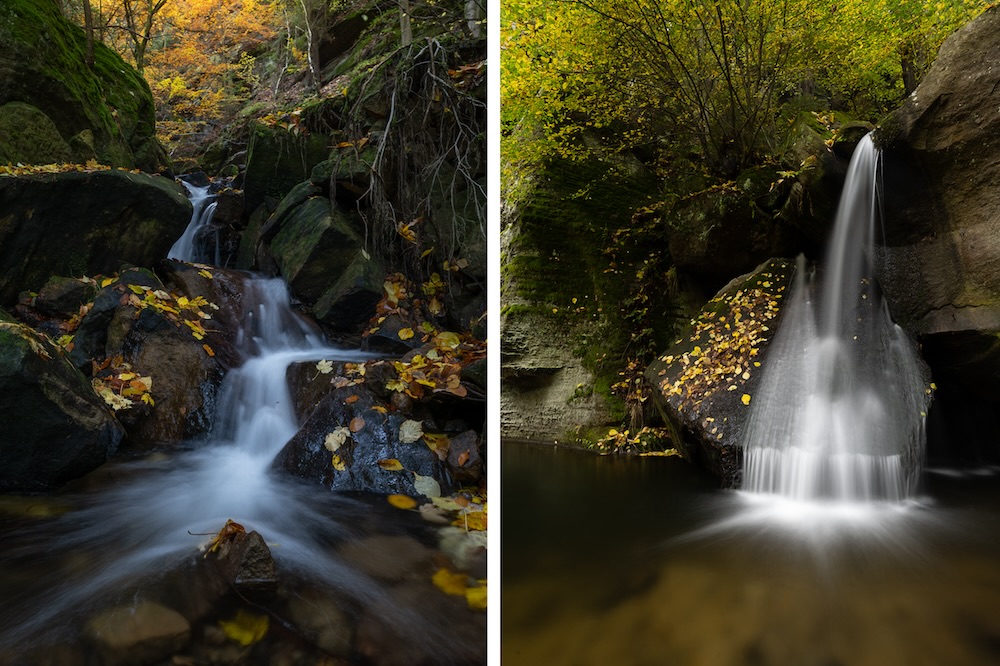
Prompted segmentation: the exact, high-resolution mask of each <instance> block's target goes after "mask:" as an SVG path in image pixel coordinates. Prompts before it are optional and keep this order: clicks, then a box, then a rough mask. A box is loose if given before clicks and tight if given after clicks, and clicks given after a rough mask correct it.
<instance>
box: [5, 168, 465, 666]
mask: <svg viewBox="0 0 1000 666" xmlns="http://www.w3.org/2000/svg"><path fill="white" fill-rule="evenodd" d="M189 190H192V188H189ZM191 193H192V196H193V197H194V198H195V199H196V205H195V211H194V215H193V217H192V220H191V222H190V225H189V227H188V229H187V230H186V231H185V233H184V238H188V239H190V238H193V237H194V236H195V234H196V229H195V230H194V231H193V229H194V228H195V227H199V226H203V225H204V224H206V220H210V219H211V208H210V207H211V205H212V204H211V202H210V201H208V198H209V196H208V195H207V194H206V193H205V192H204V191H202V190H201V189H194V190H192V192H191ZM185 243H187V244H188V245H189V242H188V241H185ZM181 244H182V243H181V241H178V244H177V245H175V246H174V250H172V251H171V252H172V253H177V248H178V246H179V245H181ZM189 252H190V249H188V250H185V249H183V248H182V249H181V250H180V252H179V253H178V254H176V255H175V256H177V257H178V258H179V257H185V256H187V257H190V256H191V255H190V254H189ZM242 301H243V304H244V308H243V312H244V321H243V322H242V326H241V330H240V331H239V333H238V338H237V347H238V348H239V349H240V350H242V352H243V353H244V356H245V358H244V361H243V363H242V364H241V365H240V366H239V367H237V368H234V369H232V370H230V371H229V372H228V374H227V375H226V377H225V379H224V380H223V384H222V386H221V387H220V390H219V394H218V404H217V409H216V417H215V421H214V426H213V428H212V431H211V433H210V434H209V435H208V437H207V441H202V442H198V443H196V444H195V445H193V446H192V447H191V450H188V451H185V452H180V453H172V454H170V455H169V456H168V457H166V458H157V457H151V458H148V459H144V460H140V461H136V462H128V463H116V464H115V465H114V474H115V476H116V477H118V480H117V481H116V482H115V485H113V486H112V487H110V488H104V489H101V490H98V491H95V492H85V493H84V494H83V495H82V496H77V495H72V496H71V497H70V498H69V502H70V504H71V505H72V506H73V508H72V509H70V510H69V511H68V512H67V513H66V514H65V515H63V516H62V517H59V518H57V519H54V520H53V521H51V522H45V523H44V527H43V528H37V527H28V528H25V529H23V530H21V531H19V532H16V533H14V534H13V535H11V534H7V535H6V536H5V537H4V539H5V542H6V543H5V544H4V548H3V549H2V550H0V588H2V590H3V594H2V595H0V597H2V598H3V603H2V606H0V663H5V662H4V658H5V655H9V654H10V652H5V650H13V651H14V654H19V653H22V651H24V650H34V649H37V648H38V647H39V646H43V647H44V646H46V645H52V644H58V643H63V642H67V641H68V642H69V643H71V644H72V643H74V642H77V641H79V640H80V638H79V636H80V633H79V632H80V631H82V623H84V622H86V618H87V617H88V616H93V614H95V613H98V612H100V610H101V609H102V608H111V607H115V606H120V605H121V604H125V605H129V604H132V605H134V604H137V603H139V602H140V601H141V600H142V599H144V598H153V599H156V598H159V597H162V596H163V595H164V594H167V595H169V594H170V592H169V590H168V591H167V592H165V591H164V588H165V587H166V588H170V587H172V586H178V585H180V586H181V587H183V586H185V585H189V586H192V587H196V586H197V585H198V583H197V581H193V580H188V579H187V578H186V575H187V574H184V573H183V569H184V566H185V564H184V563H185V562H188V561H190V560H191V558H193V557H200V556H199V555H197V553H198V548H199V546H201V547H204V544H205V543H207V542H208V541H209V540H210V539H211V538H212V536H213V535H214V534H215V533H217V532H218V531H219V529H220V528H221V527H222V526H223V525H224V524H225V522H226V521H227V519H233V520H234V521H236V522H238V523H240V524H242V525H243V526H244V527H245V528H246V530H247V531H248V532H249V531H251V530H256V531H258V532H259V533H260V534H261V535H263V536H264V538H265V539H266V540H267V542H268V543H269V544H271V548H272V554H273V556H274V558H275V561H276V562H277V566H278V567H279V575H280V576H281V577H282V578H283V579H284V580H288V579H291V580H298V581H305V584H306V585H307V586H308V587H310V588H312V589H316V590H320V589H323V590H332V591H333V593H334V594H335V596H337V597H339V598H346V599H350V600H351V603H352V604H357V605H359V606H361V607H366V606H372V605H376V606H378V607H379V608H380V612H381V613H382V615H383V617H384V618H385V619H386V620H387V621H388V622H389V623H390V624H392V625H393V626H394V627H395V628H396V629H397V630H398V632H399V633H400V635H401V636H403V637H405V640H407V641H413V642H417V643H422V644H425V645H431V646H434V649H437V646H440V649H441V650H442V651H443V652H442V653H441V655H442V658H445V659H446V658H447V652H448V649H449V646H450V645H451V644H453V643H454V640H453V639H450V638H446V637H445V633H446V629H445V628H443V627H435V626H433V618H427V617H425V613H424V611H422V610H420V609H417V608H409V607H404V606H399V605H397V604H394V603H393V602H392V601H390V600H389V598H388V597H387V595H386V591H385V589H384V587H383V586H382V585H381V584H380V583H378V582H377V581H375V580H373V579H372V578H370V577H369V576H367V575H366V574H364V573H363V572H361V571H359V570H358V569H357V568H356V567H352V566H351V565H349V564H347V563H345V562H344V561H342V560H341V559H340V558H339V557H338V556H337V554H336V548H335V546H336V544H337V543H339V542H342V541H343V540H345V539H348V538H350V537H351V535H352V534H354V533H355V532H357V529H356V528H357V527H359V526H361V525H363V524H364V523H365V521H366V520H367V519H368V516H369V515H370V511H371V508H370V506H369V505H368V504H366V503H364V502H362V501H360V500H358V499H351V498H346V497H342V496H337V495H335V494H331V493H329V492H328V491H325V490H324V489H323V488H321V487H319V486H316V485H314V484H304V483H302V482H299V481H297V480H292V479H289V478H287V477H286V476H283V475H281V474H277V473H275V472H274V471H273V470H272V469H271V464H272V461H273V459H274V457H275V455H276V454H277V453H278V452H279V451H280V450H281V448H282V447H283V446H284V444H285V443H286V442H287V441H288V440H289V439H290V438H291V437H292V436H293V435H294V434H295V432H296V431H297V429H298V422H297V418H296V415H295V412H294V409H293V405H292V400H291V396H290V394H289V390H288V386H287V382H286V378H285V375H286V371H287V369H288V367H289V365H290V364H291V363H294V362H302V361H318V360H320V359H329V360H341V361H353V362H360V361H363V360H365V359H368V358H371V355H370V354H367V353H364V352H361V351H357V350H352V349H344V348H338V347H335V346H331V345H329V344H327V343H326V342H325V341H324V340H323V339H322V337H321V336H320V335H319V334H318V333H317V332H316V331H315V330H314V329H313V328H312V327H311V326H310V325H309V324H307V323H306V322H305V320H303V319H302V318H301V317H299V316H298V314H297V313H295V312H294V311H293V310H292V308H291V307H290V303H289V301H290V298H289V293H288V288H287V286H286V284H285V283H284V281H283V280H281V279H280V278H273V279H266V278H259V277H253V276H250V275H248V279H247V281H246V290H245V293H244V294H243V297H242ZM178 571H181V573H180V574H178V573H177V572H178ZM5 575H6V577H4V576H5ZM171 576H173V577H174V579H175V580H174V581H173V582H172V583H171V582H169V580H170V577H171ZM300 584H301V583H300ZM15 663H18V664H20V663H21V662H15ZM24 663H27V662H24Z"/></svg>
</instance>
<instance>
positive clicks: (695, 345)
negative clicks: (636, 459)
mask: <svg viewBox="0 0 1000 666" xmlns="http://www.w3.org/2000/svg"><path fill="white" fill-rule="evenodd" d="M794 272H795V263H794V262H793V261H789V260H786V259H769V260H768V261H765V262H764V263H763V264H761V265H760V266H758V267H757V268H756V269H755V270H754V271H752V272H751V273H749V274H747V275H743V276H741V277H739V278H736V279H735V280H733V281H732V282H730V283H729V284H728V285H726V286H725V287H723V288H722V289H721V290H720V291H719V293H718V294H716V295H715V297H714V298H712V299H711V300H710V301H709V302H708V303H707V304H706V305H705V307H704V308H703V309H702V311H701V312H700V313H699V314H698V316H697V317H695V319H693V320H692V321H691V324H690V326H689V327H688V329H687V330H686V331H685V332H684V333H683V334H682V335H681V337H680V338H679V339H678V340H677V342H676V343H675V344H674V345H673V346H672V347H671V348H670V349H669V350H668V351H667V352H666V353H665V354H663V355H661V356H660V357H659V358H657V359H656V360H655V361H653V363H651V364H650V365H649V367H648V368H647V369H646V380H647V382H648V383H649V384H650V385H651V386H653V387H654V390H653V401H654V404H655V405H656V407H657V408H658V409H659V411H660V413H661V415H662V416H663V418H664V421H665V422H666V423H667V424H668V426H669V427H670V429H671V431H672V433H671V434H672V437H671V439H672V441H673V442H674V445H675V446H676V447H677V449H678V451H680V452H681V454H682V455H683V456H684V457H685V458H686V459H687V460H689V461H691V462H693V463H694V464H696V465H698V466H700V467H702V468H704V469H706V470H708V471H709V472H711V473H712V474H713V475H715V476H716V477H717V478H718V479H719V481H720V483H721V485H723V486H724V487H736V486H738V485H739V483H740V480H741V478H742V477H741V475H742V465H743V448H742V447H743V432H744V429H745V427H746V423H747V419H748V418H749V414H750V410H749V404H750V401H751V400H752V397H753V395H754V394H755V393H756V388H757V385H758V384H759V382H760V376H761V368H762V366H763V364H764V363H766V362H767V359H766V351H767V345H768V343H769V341H770V340H771V338H772V337H773V335H774V334H775V332H776V331H777V327H778V322H779V320H780V319H779V317H780V314H781V304H782V299H783V298H784V297H785V296H786V295H787V293H788V291H789V290H790V289H791V286H790V285H791V279H792V276H793V274H794Z"/></svg>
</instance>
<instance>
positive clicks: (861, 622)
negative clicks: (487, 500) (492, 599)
mask: <svg viewBox="0 0 1000 666" xmlns="http://www.w3.org/2000/svg"><path fill="white" fill-rule="evenodd" d="M502 460H503V476H502V479H503V529H502V539H503V560H502V574H503V588H502V589H503V592H502V613H501V632H502V649H503V663H505V664H508V663H509V664H518V665H525V666H531V665H533V664H545V665H546V666H557V665H559V664H573V665H586V664H595V665H596V664H602V665H604V664H657V665H660V664H679V665H683V666H697V665H713V666H714V665H717V664H718V665H729V664H735V665H740V664H746V665H748V666H757V665H760V666H764V665H775V666H784V665H801V666H809V665H814V664H815V665H817V666H835V665H844V666H848V665H850V666H855V665H859V666H865V665H869V664H870V665H872V666H886V665H889V664H906V665H907V666H912V665H920V664H928V665H931V664H934V665H939V664H965V665H971V666H975V665H979V664H983V665H985V664H997V663H1000V475H998V474H997V473H996V472H995V471H991V470H975V471H966V472H957V471H955V470H932V471H931V472H930V473H928V474H927V475H926V479H925V484H924V492H923V494H922V495H921V496H920V497H919V498H918V499H917V500H915V501H913V502H909V503H906V504H904V505H892V506H888V505H883V506H868V507H860V508H859V507H844V506H839V507H830V506H826V507H824V506H816V505H801V504H799V505H795V504H788V503H776V502H769V501H761V500H760V498H755V497H750V496H747V495H744V494H742V493H737V492H732V491H721V490H717V489H716V488H715V486H714V484H713V482H712V480H711V479H709V478H706V477H705V476H703V475H701V474H699V473H698V472H697V471H696V470H694V469H693V468H691V467H690V466H689V465H688V464H687V463H685V462H684V461H683V460H680V459H677V458H668V459H664V458H645V459H632V460H624V459H615V458H608V457H598V456H594V455H592V454H588V453H583V452H577V451H568V450H555V449H552V448H546V447H539V446H534V445H525V444H517V443H511V442H508V443H505V444H504V447H503V456H502Z"/></svg>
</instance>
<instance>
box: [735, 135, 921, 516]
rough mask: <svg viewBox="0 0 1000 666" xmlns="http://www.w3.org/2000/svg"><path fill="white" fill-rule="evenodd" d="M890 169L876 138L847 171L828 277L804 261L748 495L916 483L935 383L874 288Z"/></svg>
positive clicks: (758, 411) (898, 494)
mask: <svg viewBox="0 0 1000 666" xmlns="http://www.w3.org/2000/svg"><path fill="white" fill-rule="evenodd" d="M880 168H881V167H880V159H879V155H878V151H877V149H876V148H875V147H874V145H873V144H872V142H871V139H870V137H866V138H865V139H863V140H862V141H861V142H860V143H859V144H858V147H857V149H856V151H855V153H854V157H853V158H852V160H851V166H850V168H849V170H848V174H847V180H846V182H845V184H844V191H843V194H842V196H841V200H840V206H839V209H838V212H837V217H836V220H835V223H834V230H833V236H832V239H831V242H830V248H829V250H828V255H827V257H826V262H825V274H824V275H823V276H822V279H821V280H819V281H821V282H822V284H817V282H818V280H817V278H816V276H814V275H812V274H810V273H809V272H808V271H807V270H806V265H805V260H804V259H803V258H801V257H800V259H799V262H798V267H797V270H796V277H795V285H794V287H793V292H792V294H791V298H790V299H789V302H788V303H787V305H786V306H785V307H786V308H787V309H786V312H785V314H784V319H783V320H782V323H781V326H780V328H779V330H778V332H777V334H776V336H775V338H774V340H773V342H772V344H771V347H770V349H769V350H768V353H767V359H766V363H765V364H764V368H765V373H764V375H763V377H762V380H761V385H760V387H759V388H758V390H757V395H755V396H754V400H753V405H752V406H751V409H752V411H751V416H750V420H749V422H748V424H747V433H746V441H745V450H744V451H745V452H744V470H743V490H745V491H748V492H749V493H753V494H763V495H773V496H776V497H780V498H786V499H791V500H796V501H816V500H822V501H836V502H859V503H874V502H884V501H888V502H901V501H903V500H905V499H906V498H908V497H911V496H913V494H914V493H915V491H916V486H917V481H918V479H919V473H920V465H921V463H922V460H923V449H924V419H925V415H924V413H923V410H924V409H925V391H926V390H927V389H928V387H927V386H925V385H924V384H923V380H922V379H921V375H920V370H919V363H920V361H919V360H918V357H917V353H916V350H915V348H914V345H913V343H912V342H911V341H910V340H909V338H908V337H907V336H906V334H905V333H904V332H903V331H902V330H901V329H900V328H899V327H898V326H897V325H896V324H895V323H893V321H892V319H891V317H890V316H889V312H888V309H887V307H886V305H885V303H884V301H883V300H882V298H881V295H880V293H879V290H878V288H877V285H876V284H875V276H874V270H873V266H872V256H873V248H874V234H875V225H876V223H877V221H878V215H879V213H880V203H879V197H880V193H879V188H880V187H881V185H880V183H879V178H880Z"/></svg>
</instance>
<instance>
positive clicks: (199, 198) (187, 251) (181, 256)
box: [167, 181, 219, 265]
mask: <svg viewBox="0 0 1000 666" xmlns="http://www.w3.org/2000/svg"><path fill="white" fill-rule="evenodd" d="M181 184H182V185H183V186H184V189H186V190H187V191H188V196H189V197H190V199H191V205H192V206H193V207H194V210H193V211H192V213H191V221H190V222H189V223H188V225H187V228H186V229H184V233H183V234H181V237H180V238H178V239H177V240H176V241H174V244H173V246H172V247H171V248H170V251H169V252H168V253H167V258H168V259H177V260H178V261H190V262H199V263H215V264H216V265H218V263H219V256H218V255H219V249H218V239H216V248H215V255H216V256H215V257H208V256H204V252H201V251H200V249H199V244H198V240H199V236H200V235H201V233H202V231H204V230H205V228H206V227H208V225H209V224H210V223H211V222H212V216H213V215H214V214H215V207H216V205H217V203H216V201H215V195H214V194H210V193H209V186H208V185H206V186H203V187H202V186H198V185H192V184H190V183H187V182H185V181H181Z"/></svg>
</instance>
